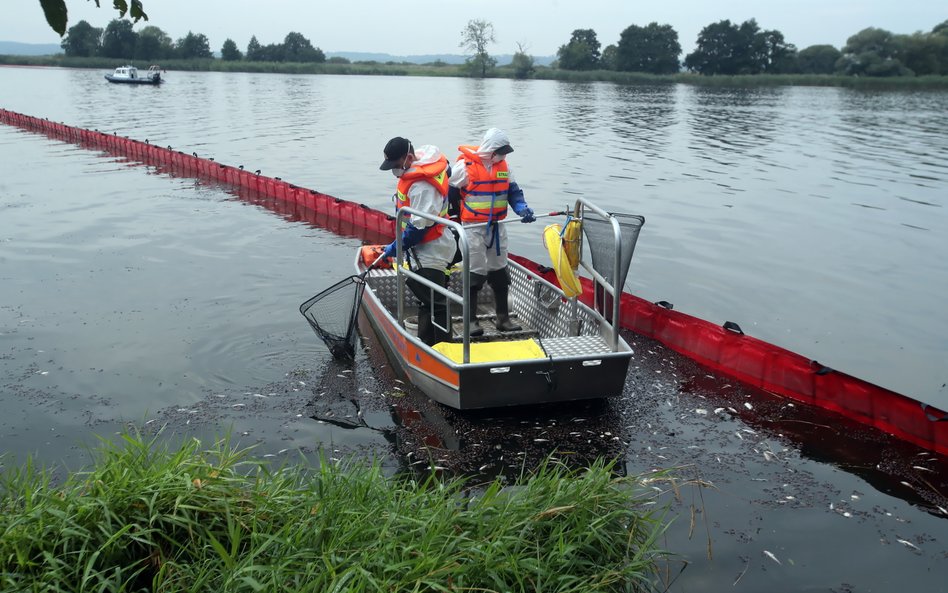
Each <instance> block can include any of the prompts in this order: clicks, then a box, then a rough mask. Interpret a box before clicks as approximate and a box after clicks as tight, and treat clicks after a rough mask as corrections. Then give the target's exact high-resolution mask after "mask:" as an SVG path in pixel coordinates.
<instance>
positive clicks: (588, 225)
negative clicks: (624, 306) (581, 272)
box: [583, 210, 645, 321]
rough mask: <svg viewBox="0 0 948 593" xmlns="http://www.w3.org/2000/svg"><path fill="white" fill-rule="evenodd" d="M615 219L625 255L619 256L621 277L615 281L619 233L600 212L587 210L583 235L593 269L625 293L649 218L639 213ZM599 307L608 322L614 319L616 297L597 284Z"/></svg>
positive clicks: (618, 216) (595, 297)
mask: <svg viewBox="0 0 948 593" xmlns="http://www.w3.org/2000/svg"><path fill="white" fill-rule="evenodd" d="M612 216H613V218H615V219H616V220H617V221H618V222H619V234H620V236H621V238H622V252H621V253H620V254H619V272H618V273H619V276H618V278H614V277H613V276H615V274H616V272H615V271H614V265H615V256H616V249H615V231H614V229H613V227H612V222H611V221H610V220H609V219H608V218H603V217H602V216H599V215H598V214H597V213H595V212H593V211H591V210H586V212H585V213H584V214H583V234H585V235H586V244H587V245H588V246H589V253H590V256H591V257H592V264H593V268H594V269H595V270H596V271H597V272H599V273H600V274H601V275H602V277H603V278H605V280H606V282H608V283H609V284H611V285H612V286H613V288H615V290H616V292H617V293H618V292H621V291H622V289H623V287H624V286H625V279H626V277H627V276H628V274H629V265H630V264H631V263H632V254H633V253H634V252H635V244H636V242H637V241H638V240H639V232H640V231H641V230H642V225H644V224H645V217H644V216H639V215H637V214H619V213H613V214H612ZM594 299H595V303H596V308H597V309H598V310H599V311H601V312H602V313H603V315H604V316H605V318H606V319H609V320H610V321H611V319H612V307H613V301H612V297H611V296H610V295H609V294H608V293H606V291H605V290H604V288H603V287H602V286H599V285H597V286H596V288H595V295H594Z"/></svg>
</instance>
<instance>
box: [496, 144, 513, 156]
mask: <svg viewBox="0 0 948 593" xmlns="http://www.w3.org/2000/svg"><path fill="white" fill-rule="evenodd" d="M494 152H495V153H497V154H510V153H511V152H513V147H512V146H510V145H509V144H504V145H503V146H501V147H500V148H498V149H497V150H495V151H494Z"/></svg>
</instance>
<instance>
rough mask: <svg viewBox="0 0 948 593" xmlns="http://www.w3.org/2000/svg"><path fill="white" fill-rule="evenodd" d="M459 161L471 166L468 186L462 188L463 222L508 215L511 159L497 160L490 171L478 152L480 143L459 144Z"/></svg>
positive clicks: (501, 218)
mask: <svg viewBox="0 0 948 593" xmlns="http://www.w3.org/2000/svg"><path fill="white" fill-rule="evenodd" d="M458 150H460V151H461V156H459V157H458V163H459V164H460V163H461V161H464V162H463V165H462V166H465V167H467V186H466V187H462V188H460V190H461V222H490V221H496V220H503V219H504V218H506V216H507V192H508V190H509V189H510V173H509V172H508V170H507V161H506V160H503V161H501V162H499V163H494V166H493V167H492V168H491V170H490V171H488V170H487V167H485V166H484V164H483V163H482V162H481V158H480V157H479V156H477V152H476V151H477V147H476V146H458Z"/></svg>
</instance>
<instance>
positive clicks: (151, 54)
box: [135, 26, 174, 60]
mask: <svg viewBox="0 0 948 593" xmlns="http://www.w3.org/2000/svg"><path fill="white" fill-rule="evenodd" d="M135 57H136V58H139V59H142V60H160V59H164V58H171V57H174V43H173V42H172V41H171V37H169V36H168V34H167V33H165V32H164V31H162V30H161V29H159V28H158V27H151V26H149V27H145V28H144V29H142V30H141V31H139V32H138V43H137V44H136V46H135Z"/></svg>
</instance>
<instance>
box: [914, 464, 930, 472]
mask: <svg viewBox="0 0 948 593" xmlns="http://www.w3.org/2000/svg"><path fill="white" fill-rule="evenodd" d="M912 469H920V470H922V471H925V472H933V471H935V470H933V469H931V468H930V467H922V466H920V465H913V466H912Z"/></svg>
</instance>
